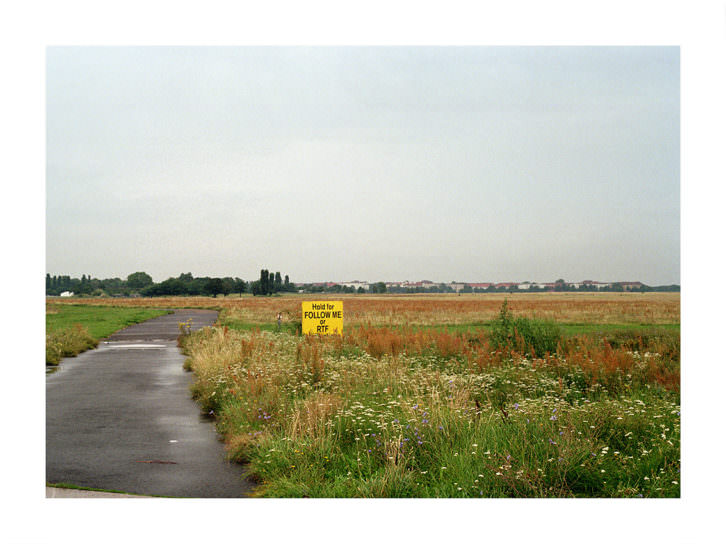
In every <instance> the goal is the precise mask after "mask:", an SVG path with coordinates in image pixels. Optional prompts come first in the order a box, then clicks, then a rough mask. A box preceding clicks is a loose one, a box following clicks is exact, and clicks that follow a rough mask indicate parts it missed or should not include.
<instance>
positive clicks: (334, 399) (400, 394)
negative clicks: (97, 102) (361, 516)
mask: <svg viewBox="0 0 726 544" xmlns="http://www.w3.org/2000/svg"><path fill="white" fill-rule="evenodd" d="M338 298H339V297H338ZM210 300H211V299H210ZM301 300H302V299H300V298H299V297H284V298H279V299H275V298H264V299H262V298H259V299H251V298H248V299H245V298H243V299H238V300H232V299H223V300H219V301H217V303H218V304H219V306H218V307H219V308H220V309H221V310H222V312H221V316H220V325H219V326H217V327H214V328H209V329H204V330H201V331H198V332H196V333H193V334H191V335H184V336H183V337H181V339H180V341H181V344H182V346H183V349H184V350H185V352H186V354H187V356H188V359H187V366H188V368H190V369H191V370H192V371H193V372H194V373H195V379H196V381H195V383H194V385H193V389H192V393H193V395H194V397H195V398H196V399H197V400H198V402H199V403H200V406H201V407H202V409H203V411H204V412H205V413H208V414H209V415H211V416H213V417H214V418H215V419H216V423H217V428H218V430H219V432H220V433H221V435H222V436H223V437H224V440H225V442H226V445H227V449H228V453H229V456H230V458H231V459H234V460H237V461H243V462H247V463H249V467H250V474H251V475H252V476H253V477H254V478H256V479H257V480H258V482H259V484H260V485H259V486H258V488H257V492H256V493H257V494H258V495H259V496H266V497H452V498H453V497H471V498H473V497H632V498H636V497H679V496H680V333H679V325H680V309H679V307H680V299H679V296H678V295H677V294H676V295H673V294H667V295H666V294H659V295H656V294H652V295H651V294H645V295H643V294H624V295H619V296H618V295H613V294H610V295H597V294H595V295H594V296H588V295H549V296H547V295H517V296H511V297H506V298H505V297H503V296H476V295H474V296H470V297H455V296H453V297H452V296H448V297H447V296H439V297H436V296H421V297H349V298H346V297H343V301H344V309H345V329H344V333H343V335H342V336H337V335H336V336H330V337H316V336H310V337H308V336H301V335H299V334H297V333H296V332H297V331H296V328H295V327H294V326H286V327H284V328H283V330H282V331H281V332H276V331H274V328H273V327H268V326H267V324H268V323H272V317H270V316H274V315H275V313H276V312H277V311H282V312H285V313H284V315H285V316H286V320H285V321H286V324H287V325H294V324H295V323H296V321H297V319H299V314H300V302H301ZM255 323H257V324H259V325H260V326H257V327H255V326H253V325H254V324H255ZM251 324H252V325H251ZM466 324H475V325H477V326H474V327H463V326H462V325H466ZM583 324H587V325H589V326H590V328H588V329H586V332H584V333H581V332H577V331H581V330H582V329H578V328H577V327H580V326H582V325H583ZM441 325H444V326H441ZM599 325H603V326H604V325H608V327H604V328H603V332H598V331H599V329H598V326H599ZM568 327H569V328H568Z"/></svg>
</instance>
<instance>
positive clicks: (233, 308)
mask: <svg viewBox="0 0 726 544" xmlns="http://www.w3.org/2000/svg"><path fill="white" fill-rule="evenodd" d="M326 299H328V300H342V301H343V304H344V311H345V323H346V325H357V324H371V325H388V326H397V325H454V324H466V323H482V322H487V321H490V320H492V319H494V318H496V317H497V315H498V314H499V310H500V308H501V306H502V302H503V301H504V299H507V301H508V305H509V309H510V311H511V313H512V314H513V315H514V316H515V317H535V318H538V319H545V320H554V321H557V322H560V323H599V324H615V323H639V324H653V325H660V324H679V323H680V307H681V296H680V293H531V294H520V293H516V294H504V293H501V294H500V293H496V294H473V295H471V294H470V295H461V296H457V295H448V294H446V295H445V294H435V295H377V296H376V295H327V294H325V295H323V294H309V295H286V296H280V297H251V296H244V297H241V298H240V297H238V296H228V297H225V298H210V297H157V298H127V299H122V298H84V299H60V298H55V299H53V301H52V302H49V303H48V304H50V305H52V304H89V305H111V306H132V307H156V308H180V307H187V308H188V307H195V308H216V309H220V310H223V311H224V314H225V317H226V318H228V319H232V320H239V321H243V322H247V323H272V322H274V319H275V316H276V315H277V313H278V312H282V313H283V314H284V315H285V318H286V319H289V320H293V319H295V320H299V319H300V314H301V302H302V301H303V300H326Z"/></svg>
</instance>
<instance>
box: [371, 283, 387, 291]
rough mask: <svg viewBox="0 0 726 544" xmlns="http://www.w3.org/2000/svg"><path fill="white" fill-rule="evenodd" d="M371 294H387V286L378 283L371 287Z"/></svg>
mask: <svg viewBox="0 0 726 544" xmlns="http://www.w3.org/2000/svg"><path fill="white" fill-rule="evenodd" d="M370 292H371V293H385V292H386V284H385V283H384V282H382V281H379V282H376V283H374V284H373V285H371V286H370Z"/></svg>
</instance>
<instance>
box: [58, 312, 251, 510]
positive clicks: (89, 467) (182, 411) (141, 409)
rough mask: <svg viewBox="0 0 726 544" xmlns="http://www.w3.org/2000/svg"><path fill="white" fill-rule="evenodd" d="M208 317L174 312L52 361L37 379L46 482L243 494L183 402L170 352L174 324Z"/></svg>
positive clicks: (211, 316) (207, 429) (205, 428)
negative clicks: (42, 389) (42, 393)
mask: <svg viewBox="0 0 726 544" xmlns="http://www.w3.org/2000/svg"><path fill="white" fill-rule="evenodd" d="M216 317H217V314H216V312H211V311H204V310H178V311H176V312H175V313H174V314H173V315H167V316H162V317H159V318H156V319H152V320H149V321H146V322H144V323H140V324H138V325H134V326H132V327H129V328H127V329H125V330H123V331H120V332H118V333H116V334H114V335H112V336H111V337H109V338H108V341H106V342H102V343H101V344H100V345H99V347H98V348H97V349H95V350H91V351H87V352H85V353H82V354H80V355H79V356H77V357H75V358H67V359H64V360H63V361H61V363H60V365H59V369H58V370H57V371H56V372H54V373H52V374H48V375H47V376H46V481H47V482H49V483H67V484H73V485H78V486H83V487H92V488H96V489H109V490H114V491H122V492H127V493H134V494H139V495H158V496H166V497H243V496H245V495H246V493H247V492H249V491H251V489H252V487H253V485H252V484H251V483H250V482H249V481H247V480H246V479H245V478H244V475H243V467H242V466H240V465H238V464H233V463H229V462H227V461H226V460H225V458H224V448H223V445H222V444H221V442H219V440H218V436H217V434H216V432H215V429H214V425H213V423H212V421H211V420H209V419H208V418H206V417H205V416H204V415H202V414H201V412H200V409H199V406H198V405H197V404H196V403H195V402H194V401H193V400H192V399H191V394H190V392H189V385H190V384H191V382H192V380H193V375H192V374H191V373H190V372H186V371H184V370H183V368H182V365H183V363H184V356H183V355H182V354H181V352H180V351H179V349H178V348H177V347H176V337H177V335H178V334H179V323H180V322H183V321H186V320H187V319H189V318H191V319H192V330H196V329H198V328H201V327H203V326H207V325H211V324H213V323H214V321H215V320H216ZM54 489H56V490H55V491H52V492H51V491H47V493H51V494H52V495H53V496H56V497H57V496H61V495H66V491H65V490H63V491H60V490H58V488H54ZM71 491H73V490H71ZM71 494H73V493H71Z"/></svg>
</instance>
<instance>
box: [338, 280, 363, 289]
mask: <svg viewBox="0 0 726 544" xmlns="http://www.w3.org/2000/svg"><path fill="white" fill-rule="evenodd" d="M338 285H342V286H343V287H352V288H353V289H355V290H356V291H357V290H358V289H359V288H360V287H362V288H363V289H364V290H365V291H368V289H369V287H370V286H369V285H368V282H367V281H358V280H354V281H344V282H342V283H339V284H338Z"/></svg>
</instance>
